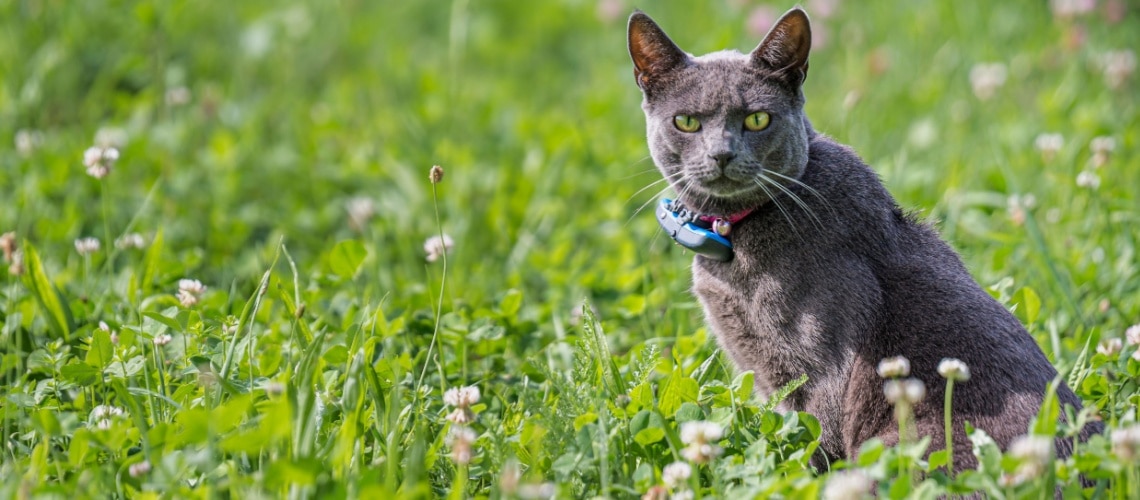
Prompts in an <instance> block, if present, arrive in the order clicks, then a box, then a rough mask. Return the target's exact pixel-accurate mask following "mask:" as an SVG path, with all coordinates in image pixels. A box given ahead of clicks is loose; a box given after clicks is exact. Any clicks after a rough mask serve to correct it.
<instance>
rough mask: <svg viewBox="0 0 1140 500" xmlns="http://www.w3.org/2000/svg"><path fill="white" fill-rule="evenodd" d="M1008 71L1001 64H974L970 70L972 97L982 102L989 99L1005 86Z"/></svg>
mask: <svg viewBox="0 0 1140 500" xmlns="http://www.w3.org/2000/svg"><path fill="white" fill-rule="evenodd" d="M1006 76H1008V71H1006V69H1005V65H1004V64H1002V63H989V64H976V65H974V67H973V68H970V85H971V86H972V87H973V88H974V95H975V96H977V98H978V99H981V100H983V101H985V100H987V99H989V98H991V97H993V96H994V94H995V93H996V92H997V89H998V87H1001V86H1002V85H1004V84H1005V79H1006Z"/></svg>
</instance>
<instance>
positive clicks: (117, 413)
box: [87, 405, 126, 429]
mask: <svg viewBox="0 0 1140 500" xmlns="http://www.w3.org/2000/svg"><path fill="white" fill-rule="evenodd" d="M125 415H126V413H125V412H124V411H123V409H122V408H119V407H117V406H111V405H99V406H96V407H95V408H92V409H91V415H89V416H88V418H87V422H88V425H91V426H93V427H95V428H97V429H110V428H111V425H113V423H114V422H113V420H114V419H117V418H121V417H124V416H125Z"/></svg>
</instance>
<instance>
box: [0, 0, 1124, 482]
mask: <svg viewBox="0 0 1140 500" xmlns="http://www.w3.org/2000/svg"><path fill="white" fill-rule="evenodd" d="M791 6H792V5H791V4H783V3H761V2H756V1H750V0H714V1H710V2H702V3H697V2H682V1H657V2H643V3H640V4H636V5H635V4H633V3H630V2H629V1H628V0H599V1H586V0H551V1H547V2H516V1H509V0H451V1H422V2H395V1H386V0H381V1H363V0H336V1H318V0H289V1H271V0H248V1H241V2H224V3H223V2H211V1H205V2H191V1H184V0H172V1H166V2H147V1H126V0H91V1H83V2H62V1H51V0H0V139H2V141H3V142H0V144H3V146H0V206H2V208H0V234H3V235H4V236H2V237H0V249H2V250H3V258H4V261H3V265H2V266H0V378H2V382H0V395H2V396H0V430H2V431H3V434H2V436H3V450H2V451H0V453H2V458H0V496H2V497H4V498H64V497H69V498H85V497H101V498H108V497H111V498H219V497H220V498H284V497H288V498H396V497H400V498H425V497H448V498H465V497H472V498H550V497H557V498H580V497H610V498H636V497H643V498H662V499H663V498H701V497H725V498H748V497H784V498H818V497H820V496H823V497H826V498H862V497H869V496H871V495H876V496H879V497H883V498H935V497H938V496H939V495H946V494H965V493H970V492H982V493H984V494H986V495H988V496H990V497H994V498H1048V497H1050V495H1052V493H1053V491H1054V489H1055V488H1060V489H1061V490H1062V491H1063V492H1064V495H1065V496H1066V497H1068V498H1079V497H1082V496H1084V497H1096V498H1136V496H1137V495H1140V427H1137V425H1138V424H1137V421H1138V415H1137V407H1138V405H1140V395H1138V382H1140V354H1138V353H1137V349H1138V345H1137V344H1140V326H1137V327H1133V325H1137V324H1140V264H1138V262H1140V257H1138V255H1137V250H1138V248H1140V238H1138V235H1140V231H1137V229H1136V228H1137V227H1138V224H1140V203H1138V202H1137V196H1136V192H1137V189H1138V187H1140V168H1138V167H1140V156H1138V155H1137V154H1136V149H1137V146H1138V144H1140V107H1138V104H1140V102H1138V101H1140V92H1137V89H1140V84H1138V81H1140V77H1138V76H1137V75H1136V74H1135V73H1136V53H1135V52H1136V50H1137V49H1140V9H1137V8H1136V6H1135V4H1131V3H1129V2H1126V1H1124V0H1099V1H1098V0H1052V1H1049V2H1045V1H1029V0H1009V1H1005V2H986V1H981V0H964V1H958V2H943V1H933V0H916V1H901V0H891V1H880V2H865V3H864V2H859V3H856V2H850V1H841V0H807V1H806V2H805V4H804V6H805V8H806V10H807V11H808V14H809V15H811V16H812V19H813V31H814V33H815V42H816V43H815V47H814V49H813V52H812V56H811V73H810V74H809V76H808V79H807V83H806V88H805V93H806V95H807V99H808V101H807V112H808V116H809V117H811V118H812V120H813V124H814V126H815V128H816V129H817V130H819V131H821V132H824V133H826V134H828V135H830V136H832V137H834V138H836V139H837V140H839V141H840V142H843V143H846V144H849V145H851V146H852V147H853V148H854V149H855V150H856V151H858V152H859V153H860V154H861V155H862V157H863V158H864V159H865V160H866V161H867V162H868V164H870V165H872V166H873V167H874V168H875V169H876V170H877V171H878V172H879V174H880V175H881V177H882V179H883V182H884V183H885V184H886V185H887V187H888V188H889V189H890V190H891V192H892V193H893V194H894V195H895V196H896V198H897V199H898V200H899V203H900V204H901V205H902V206H903V207H905V208H906V209H908V210H913V211H915V212H916V213H918V214H919V215H920V216H921V217H922V218H924V219H926V220H929V221H931V223H932V224H934V225H935V226H936V227H937V228H938V229H939V230H940V231H941V232H942V234H943V236H944V238H945V239H946V240H947V241H949V242H950V243H951V244H952V245H953V246H954V247H955V248H956V249H958V250H959V251H960V253H961V254H962V257H963V259H964V261H965V263H966V265H967V266H968V268H969V269H970V271H971V272H972V273H973V275H974V277H975V278H976V279H977V280H978V281H979V283H981V284H982V285H983V286H984V287H986V288H987V290H989V291H991V293H992V294H993V295H994V296H995V297H996V298H998V299H999V300H1000V301H1002V302H1003V303H1004V304H1005V305H1007V306H1008V307H1009V308H1010V309H1011V310H1013V311H1014V312H1015V313H1016V314H1017V315H1018V317H1019V318H1020V319H1021V320H1022V321H1023V322H1024V323H1025V324H1026V326H1027V327H1028V329H1029V331H1030V332H1031V333H1032V334H1033V335H1034V337H1035V338H1036V339H1037V340H1038V342H1039V344H1040V345H1041V347H1042V349H1043V350H1044V351H1045V353H1046V354H1047V356H1048V357H1049V358H1050V360H1051V361H1052V362H1053V364H1054V365H1055V366H1056V367H1057V369H1058V371H1059V372H1060V373H1061V374H1062V376H1063V377H1064V378H1065V379H1066V380H1067V381H1068V382H1069V384H1070V386H1071V387H1072V388H1073V389H1074V390H1075V391H1076V393H1077V394H1078V395H1079V396H1080V397H1081V398H1082V399H1083V400H1084V401H1085V403H1086V406H1087V407H1088V408H1089V410H1088V411H1086V412H1085V413H1083V414H1081V415H1075V414H1074V415H1070V421H1080V419H1088V418H1096V419H1101V420H1103V421H1105V423H1106V428H1107V429H1108V430H1107V431H1106V433H1105V435H1103V436H1096V437H1094V438H1093V439H1091V440H1090V441H1088V442H1087V443H1083V444H1081V445H1080V446H1079V447H1078V448H1077V451H1076V453H1075V454H1074V456H1073V457H1071V458H1069V459H1065V460H1056V459H1055V458H1054V456H1053V453H1052V450H1051V449H1050V447H1048V446H1046V447H1045V449H1044V450H1041V449H1040V446H1038V447H1034V446H1032V445H1033V444H1034V443H1040V442H1041V441H1042V440H1044V441H1045V442H1046V443H1048V441H1049V439H1051V438H1052V437H1053V436H1057V435H1071V434H1072V432H1073V431H1074V426H1073V425H1057V424H1056V423H1055V422H1056V420H1057V419H1056V415H1057V414H1058V412H1060V411H1064V410H1062V409H1060V408H1058V407H1056V406H1055V405H1050V404H1046V405H1044V406H1043V409H1042V414H1041V418H1040V419H1039V420H1038V421H1037V422H1035V424H1034V425H1033V426H1032V428H1029V429H1026V434H1027V436H1028V437H1027V438H1026V439H1025V441H1024V442H1025V443H1026V445H1025V446H1021V447H1018V448H1017V449H1012V450H1010V451H1009V452H1007V453H1004V454H1003V453H1002V452H1001V451H1000V450H998V449H997V447H996V446H994V445H993V443H992V442H987V438H986V436H985V435H984V433H975V434H974V436H973V443H974V451H975V453H976V454H977V455H978V456H979V458H980V462H981V466H980V467H979V469H978V470H976V471H969V472H964V473H961V474H958V475H955V476H953V477H951V476H948V475H947V474H945V473H944V472H943V471H944V469H941V470H940V469H939V467H940V466H942V465H943V464H944V463H945V456H944V455H940V454H938V453H935V454H933V455H930V456H927V455H926V451H927V450H928V449H940V448H941V445H940V444H939V443H931V442H930V441H929V439H923V438H922V437H921V436H917V437H916V439H914V440H911V441H908V442H905V443H903V444H902V445H900V446H895V447H888V446H884V445H883V444H882V443H880V442H875V441H872V442H868V443H866V444H865V445H864V447H863V451H862V452H861V453H860V455H859V457H858V458H857V459H855V460H852V461H850V462H845V463H836V464H831V467H830V470H813V469H812V467H810V466H809V464H808V458H809V457H810V456H811V454H812V452H813V450H814V449H815V447H816V446H817V445H818V440H817V438H818V434H819V424H818V422H816V420H815V419H814V417H812V416H811V415H809V414H807V413H796V412H790V413H781V412H778V411H776V410H775V407H776V403H778V401H779V399H780V397H781V396H783V395H786V394H785V393H786V392H789V391H792V390H794V389H795V387H794V386H790V387H787V388H785V389H786V390H785V391H783V392H782V393H781V394H777V395H775V396H774V397H773V398H771V399H768V400H765V399H763V398H760V397H758V396H756V395H754V394H753V393H752V385H753V378H752V374H751V373H748V372H745V373H740V372H738V371H737V370H736V369H735V368H734V367H733V366H732V364H731V362H730V361H729V360H728V359H727V357H726V355H725V354H724V353H722V352H721V351H720V350H719V349H718V348H717V346H716V343H715V341H714V340H713V339H712V334H711V332H709V331H708V330H707V328H706V327H705V325H704V323H703V321H702V318H701V311H700V308H699V306H698V305H697V304H696V302H695V299H694V298H693V297H692V296H691V295H690V293H689V286H690V274H689V265H690V262H691V258H692V255H691V254H689V253H686V252H684V251H682V249H681V248H679V247H677V246H675V245H673V244H672V242H670V241H669V239H668V238H667V237H664V236H662V235H660V233H659V231H658V228H657V224H656V223H655V221H654V220H653V217H652V215H651V213H652V211H651V210H649V209H646V210H642V209H643V208H644V207H645V206H647V205H648V206H650V207H651V206H652V204H653V203H655V201H656V199H657V198H658V197H659V196H661V195H663V194H667V192H661V191H658V190H659V189H660V188H661V187H663V186H662V185H661V184H657V185H653V186H650V184H651V183H653V182H654V181H656V180H658V179H659V178H660V176H659V174H658V173H657V172H656V170H655V169H654V167H653V164H652V162H651V161H650V159H649V158H648V150H647V148H646V145H645V138H644V118H643V116H642V113H641V110H640V107H639V103H640V98H641V96H640V93H639V91H638V89H637V87H636V85H635V84H634V81H633V77H632V68H631V65H630V62H629V56H628V53H627V51H626V47H625V19H626V17H627V16H628V15H629V13H630V12H631V11H632V9H633V8H634V7H639V8H641V9H643V10H645V11H646V12H648V13H649V14H650V15H652V16H653V17H654V18H655V19H656V20H657V21H658V22H659V23H660V24H661V25H662V26H663V27H664V28H665V30H666V31H668V32H669V33H670V34H671V35H672V36H673V37H674V39H675V40H677V42H678V43H679V44H680V45H682V46H683V47H685V48H686V49H687V50H689V51H691V52H694V53H704V52H709V51H713V50H720V49H723V48H736V49H739V50H742V51H748V50H751V48H753V47H754V46H755V45H756V44H757V43H758V42H759V40H760V39H761V38H762V37H763V35H764V33H765V32H766V29H767V27H768V26H769V25H770V24H771V23H772V22H773V21H774V20H775V19H776V18H777V17H778V16H779V14H780V13H782V12H783V11H784V10H786V9H787V8H789V7H791ZM433 165H438V166H440V167H441V170H442V178H438V177H437V178H436V180H438V182H433V179H431V178H429V171H430V169H431V168H432V166H433ZM1130 327H1131V330H1130ZM962 383H969V382H968V381H966V382H962ZM1080 474H1083V475H1084V476H1085V477H1086V478H1088V479H1090V480H1091V481H1092V482H1093V483H1095V484H1093V485H1091V486H1089V487H1087V488H1083V489H1082V485H1081V482H1080V481H1079V480H1078V476H1079V475H1080Z"/></svg>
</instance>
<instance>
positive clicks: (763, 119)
mask: <svg viewBox="0 0 1140 500" xmlns="http://www.w3.org/2000/svg"><path fill="white" fill-rule="evenodd" d="M770 121H772V117H770V116H768V113H765V112H763V111H758V112H755V113H752V114H750V115H748V118H745V119H744V128H746V129H748V130H751V131H753V132H758V131H761V130H764V129H766V128H768V122H770Z"/></svg>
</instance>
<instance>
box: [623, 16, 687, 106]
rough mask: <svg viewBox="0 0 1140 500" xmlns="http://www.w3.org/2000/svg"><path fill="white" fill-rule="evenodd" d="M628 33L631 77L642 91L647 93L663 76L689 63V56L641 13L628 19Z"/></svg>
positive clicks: (651, 20)
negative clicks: (631, 67) (631, 63)
mask: <svg viewBox="0 0 1140 500" xmlns="http://www.w3.org/2000/svg"><path fill="white" fill-rule="evenodd" d="M628 34H629V56H630V57H631V58H632V59H633V76H634V78H636V79H637V86H638V87H641V90H644V91H648V89H649V87H651V86H652V85H654V84H655V83H656V82H657V81H658V80H660V79H661V78H662V77H663V76H665V75H666V74H667V73H669V72H670V71H672V70H674V69H677V68H679V67H681V66H683V65H684V64H685V63H686V62H687V61H688V60H689V55H688V54H686V53H685V51H683V50H681V48H680V47H677V44H675V43H673V40H671V39H670V38H669V35H666V34H665V31H664V30H662V29H661V27H660V26H658V25H657V23H655V22H653V19H650V18H649V16H647V15H645V13H644V12H642V11H640V10H638V11H634V13H633V15H631V16H629V33H628Z"/></svg>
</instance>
